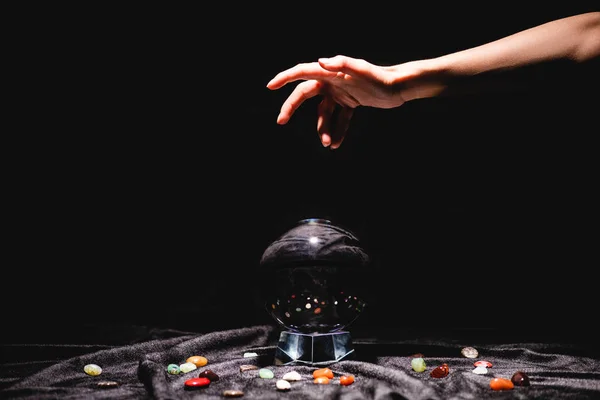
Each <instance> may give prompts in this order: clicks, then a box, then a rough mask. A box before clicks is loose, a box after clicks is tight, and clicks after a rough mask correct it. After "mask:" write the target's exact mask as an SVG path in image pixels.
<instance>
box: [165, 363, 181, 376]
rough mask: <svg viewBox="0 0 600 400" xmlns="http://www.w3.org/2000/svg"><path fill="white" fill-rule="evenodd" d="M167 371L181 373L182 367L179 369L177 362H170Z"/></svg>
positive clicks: (172, 373)
mask: <svg viewBox="0 0 600 400" xmlns="http://www.w3.org/2000/svg"><path fill="white" fill-rule="evenodd" d="M167 372H168V373H169V374H171V375H179V374H180V373H181V369H179V365H177V364H169V365H168V366H167Z"/></svg>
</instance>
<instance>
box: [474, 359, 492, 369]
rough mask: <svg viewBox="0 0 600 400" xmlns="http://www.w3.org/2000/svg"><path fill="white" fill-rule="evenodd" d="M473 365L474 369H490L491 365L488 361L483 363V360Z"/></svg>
mask: <svg viewBox="0 0 600 400" xmlns="http://www.w3.org/2000/svg"><path fill="white" fill-rule="evenodd" d="M473 365H474V366H476V367H486V368H492V363H491V362H489V361H483V360H480V361H475V362H474V363H473Z"/></svg>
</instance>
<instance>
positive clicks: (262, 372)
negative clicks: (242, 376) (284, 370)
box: [258, 368, 275, 379]
mask: <svg viewBox="0 0 600 400" xmlns="http://www.w3.org/2000/svg"><path fill="white" fill-rule="evenodd" d="M258 376H260V377H261V378H263V379H273V377H275V374H274V373H273V371H271V370H270V369H269V368H261V369H259V370H258Z"/></svg>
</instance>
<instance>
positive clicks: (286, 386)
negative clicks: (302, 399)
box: [276, 379, 292, 390]
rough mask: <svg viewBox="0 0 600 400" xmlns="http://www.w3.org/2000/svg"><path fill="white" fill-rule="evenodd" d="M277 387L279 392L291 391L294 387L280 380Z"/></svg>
mask: <svg viewBox="0 0 600 400" xmlns="http://www.w3.org/2000/svg"><path fill="white" fill-rule="evenodd" d="M276 385H277V389H278V390H290V389H291V387H292V385H291V384H290V383H289V382H288V381H286V380H285V379H278V380H277V383H276Z"/></svg>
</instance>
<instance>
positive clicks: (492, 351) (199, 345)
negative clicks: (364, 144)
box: [0, 325, 600, 400]
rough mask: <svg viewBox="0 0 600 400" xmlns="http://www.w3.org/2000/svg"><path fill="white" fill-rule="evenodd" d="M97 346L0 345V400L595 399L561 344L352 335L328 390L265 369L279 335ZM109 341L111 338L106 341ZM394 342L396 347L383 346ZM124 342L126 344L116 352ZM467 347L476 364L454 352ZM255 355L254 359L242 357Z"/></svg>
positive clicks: (581, 359)
mask: <svg viewBox="0 0 600 400" xmlns="http://www.w3.org/2000/svg"><path fill="white" fill-rule="evenodd" d="M101 335H102V336H103V337H104V340H100V342H105V343H109V342H111V339H112V341H113V342H114V343H117V342H118V341H120V342H121V343H120V344H117V345H104V344H83V343H78V344H71V345H69V344H54V345H52V344H46V345H44V344H24V345H15V344H4V345H2V347H1V348H2V366H1V367H0V368H1V369H0V376H1V385H2V390H1V391H0V398H3V399H4V398H6V399H57V398H68V399H108V398H110V399H159V400H164V399H186V398H189V399H192V398H207V399H210V398H214V399H218V398H223V397H222V392H223V391H224V390H227V389H239V390H242V391H243V392H244V397H243V398H256V399H275V398H285V399H486V398H494V399H517V398H518V399H597V398H599V397H600V357H599V355H598V352H597V351H596V350H594V348H593V347H587V346H588V345H583V344H580V345H576V344H574V343H571V342H568V341H560V342H553V341H550V340H543V341H539V342H512V341H503V342H500V341H498V340H491V338H490V337H488V336H486V334H485V332H479V333H477V334H475V335H473V334H472V333H471V334H469V335H465V334H462V335H444V336H443V337H441V336H438V337H436V336H431V337H423V336H421V337H417V336H419V335H414V334H412V333H410V332H406V333H405V334H393V335H381V336H377V337H375V336H376V335H373V337H371V338H369V337H367V336H362V335H359V336H360V337H359V336H357V337H356V338H355V340H354V342H355V343H354V344H355V348H356V352H355V355H354V357H353V358H352V359H348V360H343V361H340V362H338V363H334V364H332V365H330V368H331V369H332V370H333V372H334V375H335V377H334V379H333V380H332V382H331V383H330V384H329V385H316V384H314V383H313V382H312V372H313V371H314V369H316V368H312V367H310V366H304V365H302V366H290V365H286V366H275V365H273V356H274V351H275V345H276V343H277V338H278V335H279V330H278V329H277V328H275V327H273V326H271V325H258V326H253V327H247V328H240V329H229V330H222V331H214V332H209V333H197V332H186V331H177V330H167V329H150V330H148V329H143V328H136V329H134V328H133V327H131V328H130V329H128V330H127V329H124V330H122V331H119V330H118V329H117V330H113V331H112V332H104V333H102V334H101ZM111 335H112V338H111ZM394 336H396V337H397V339H396V340H390V339H388V338H392V337H394ZM510 339H512V338H510ZM126 342H129V344H126ZM464 346H474V347H476V348H477V349H478V351H479V357H478V358H476V359H469V358H465V357H463V356H462V355H461V353H460V350H461V348H462V347H464ZM245 352H256V353H257V354H258V357H256V358H244V357H243V355H244V353H245ZM415 353H422V354H423V357H424V360H425V362H426V364H427V370H426V371H425V372H422V373H417V372H414V371H413V370H412V369H411V362H410V361H411V357H412V355H414V354H415ZM192 355H203V356H205V357H207V358H208V360H209V363H208V364H207V365H206V366H204V367H200V368H198V369H197V370H195V371H192V372H189V373H187V374H183V375H169V374H167V372H166V368H167V365H168V364H171V363H175V364H181V363H183V362H185V360H186V359H187V358H188V357H189V356H192ZM475 360H487V361H490V362H491V363H492V364H493V366H492V368H490V369H489V371H488V374H486V375H477V374H474V373H472V372H471V371H472V370H473V368H474V366H473V362H474V361H475ZM89 363H95V364H98V365H100V366H101V367H102V368H103V372H102V374H101V375H99V376H95V377H92V376H88V375H86V374H85V373H84V372H83V367H84V365H86V364H89ZM442 363H447V364H448V365H449V367H450V374H449V375H448V376H446V377H444V378H439V379H436V378H432V377H431V376H430V375H429V373H430V371H431V370H432V369H433V368H435V367H436V366H438V365H441V364H442ZM242 364H254V365H256V366H258V367H267V368H271V369H272V370H273V371H274V373H275V378H274V379H270V380H265V379H261V378H259V377H258V371H257V370H251V371H245V372H240V369H239V367H240V365H242ZM206 369H210V370H212V371H214V372H215V373H217V374H218V375H219V377H220V379H219V380H218V381H216V382H212V383H211V384H210V385H209V386H208V387H205V388H200V389H196V390H194V391H189V390H185V388H184V382H185V381H186V380H187V379H190V378H193V377H197V376H198V374H199V373H200V372H201V371H203V370H206ZM291 370H296V371H298V372H299V373H300V374H301V375H302V377H303V380H302V381H299V382H292V383H291V386H292V387H291V390H290V391H288V392H279V391H277V389H276V387H275V382H276V380H277V379H278V378H281V377H282V376H283V374H284V373H286V372H288V371H291ZM517 370H519V371H523V372H525V373H526V374H527V375H528V376H529V378H530V383H531V385H530V386H529V387H515V388H514V389H512V390H506V391H499V392H497V391H493V390H492V389H491V388H490V386H489V383H490V380H491V379H492V378H493V377H504V378H510V377H511V376H512V374H513V373H514V372H516V371H517ZM344 374H352V375H354V376H355V382H354V384H352V385H350V386H341V385H340V384H339V378H340V376H342V375H344ZM106 380H113V381H117V382H119V383H120V386H119V387H117V388H110V389H102V388H98V387H97V386H96V385H97V383H98V382H100V381H106Z"/></svg>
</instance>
